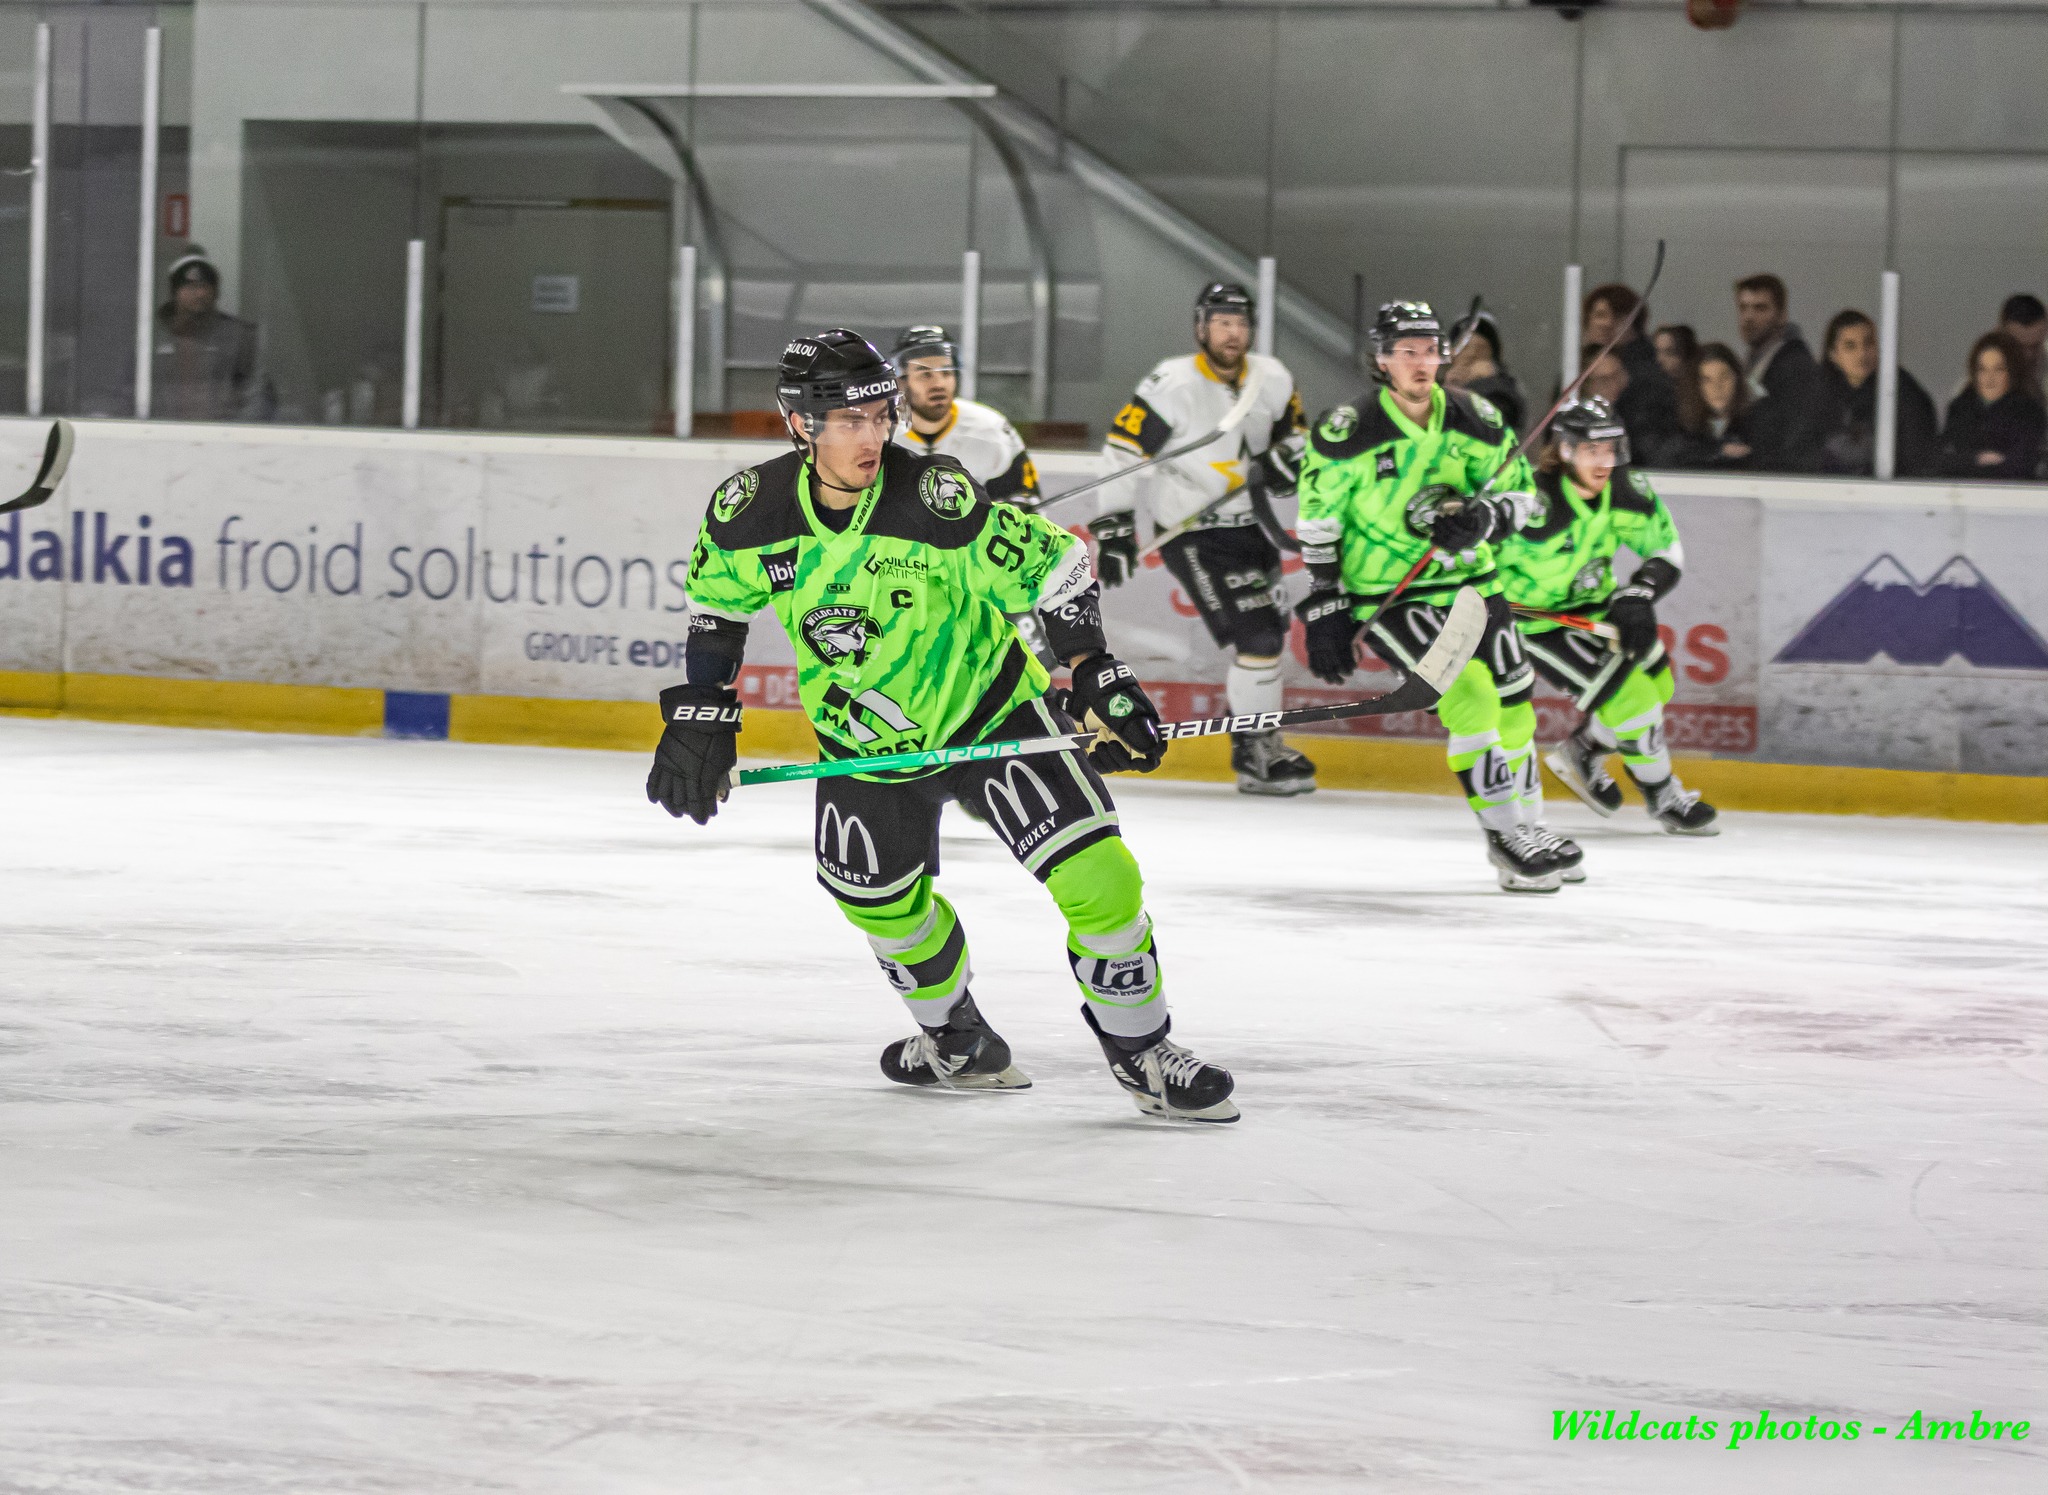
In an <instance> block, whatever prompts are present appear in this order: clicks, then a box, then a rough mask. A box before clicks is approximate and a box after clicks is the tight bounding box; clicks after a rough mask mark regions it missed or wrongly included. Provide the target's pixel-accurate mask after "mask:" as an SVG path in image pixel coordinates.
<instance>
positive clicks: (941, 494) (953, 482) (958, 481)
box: [917, 467, 974, 519]
mask: <svg viewBox="0 0 2048 1495" xmlns="http://www.w3.org/2000/svg"><path fill="white" fill-rule="evenodd" d="M917 496H918V497H919V498H921V499H923V500H924V506H925V507H926V508H927V509H930V510H931V511H932V512H933V513H934V514H936V515H938V516H939V517H940V518H941V519H958V518H959V517H960V516H961V515H962V514H965V513H966V512H967V511H968V510H969V509H971V508H973V507H974V488H973V485H972V484H970V483H969V482H968V481H967V479H966V478H965V477H964V476H962V475H961V474H960V473H959V472H957V471H956V470H954V469H953V468H950V467H928V468H926V469H925V473H924V476H923V477H921V478H919V479H918V480H917Z"/></svg>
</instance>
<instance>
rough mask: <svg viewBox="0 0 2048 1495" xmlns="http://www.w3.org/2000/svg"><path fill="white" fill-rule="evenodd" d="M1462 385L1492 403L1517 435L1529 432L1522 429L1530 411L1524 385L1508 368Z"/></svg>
mask: <svg viewBox="0 0 2048 1495" xmlns="http://www.w3.org/2000/svg"><path fill="white" fill-rule="evenodd" d="M1461 387H1462V388H1464V389H1467V390H1470V391H1471V392H1472V393H1473V394H1476V395H1478V396H1479V397H1480V398H1481V399H1482V400H1486V401H1488V402H1489V403H1491V404H1492V405H1493V407H1494V408H1495V409H1496V410H1498V411H1500V413H1501V417H1502V418H1503V419H1504V420H1506V421H1507V423H1508V425H1509V426H1510V427H1511V428H1512V429H1513V430H1514V432H1515V434H1516V435H1517V436H1522V435H1526V434H1528V433H1527V432H1525V431H1523V429H1522V417H1523V416H1524V415H1526V414H1527V413H1528V406H1527V405H1526V404H1525V403H1524V402H1523V400H1522V386H1521V385H1520V384H1519V383H1518V382H1516V379H1515V376H1514V375H1513V374H1510V373H1509V372H1508V371H1507V370H1506V369H1500V370H1499V371H1498V372H1496V373H1492V374H1488V375H1487V376H1486V377H1485V378H1484V379H1475V380H1473V381H1472V382H1471V383H1470V384H1467V385H1463V386H1461Z"/></svg>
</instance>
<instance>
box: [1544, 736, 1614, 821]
mask: <svg viewBox="0 0 2048 1495" xmlns="http://www.w3.org/2000/svg"><path fill="white" fill-rule="evenodd" d="M1612 751H1613V749H1612V748H1607V747H1602V746H1601V745H1600V744H1599V743H1597V742H1595V741H1593V739H1592V738H1590V737H1588V736H1587V735H1586V733H1585V731H1584V729H1583V728H1582V729H1581V730H1579V731H1577V732H1574V733H1572V735H1571V736H1569V737H1567V738H1566V739H1565V740H1564V741H1563V742H1560V743H1559V744H1558V745H1557V746H1556V747H1554V748H1552V749H1551V750H1550V751H1549V752H1548V753H1546V754H1544V757H1543V761H1544V762H1545V763H1547V764H1549V765H1550V771H1551V772H1552V773H1554V774H1556V775H1557V781H1558V782H1559V783H1560V784H1562V785H1564V787H1565V788H1567V789H1569V790H1571V792H1572V793H1574V794H1576V795H1577V796H1578V797H1579V798H1580V799H1581V800H1583V801H1584V802H1585V804H1586V807H1587V808H1588V809H1590V810H1591V811H1593V813H1594V814H1596V815H1612V814H1613V813H1614V812H1615V811H1616V810H1619V809H1620V808H1621V785H1619V784H1617V783H1615V782H1614V775H1612V774H1610V773H1609V772H1608V771H1607V755H1608V754H1609V753H1610V752H1612Z"/></svg>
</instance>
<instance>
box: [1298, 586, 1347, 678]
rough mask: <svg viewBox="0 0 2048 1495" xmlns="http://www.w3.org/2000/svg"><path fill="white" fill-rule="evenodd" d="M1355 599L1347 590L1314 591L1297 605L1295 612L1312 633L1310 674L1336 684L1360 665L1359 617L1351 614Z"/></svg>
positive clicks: (1303, 627)
mask: <svg viewBox="0 0 2048 1495" xmlns="http://www.w3.org/2000/svg"><path fill="white" fill-rule="evenodd" d="M1354 600H1355V599H1353V598H1352V597H1351V595H1350V594H1349V593H1347V592H1310V593H1309V594H1308V595H1307V596H1306V597H1304V598H1302V599H1301V601H1300V602H1298V603H1296V604H1295V606H1294V615H1295V616H1296V617H1297V618H1299V619H1301V624H1302V631H1303V632H1304V633H1306V634H1307V635H1308V668H1309V673H1311V674H1312V675H1314V676H1315V677H1316V678H1317V679H1318V680H1327V681H1329V683H1330V684H1332V685H1342V684H1343V683H1344V681H1345V679H1346V678H1347V677H1348V676H1349V675H1350V674H1351V672H1352V671H1353V670H1355V669H1357V668H1358V619H1356V618H1354V617H1352V616H1351V607H1352V603H1353V601H1354Z"/></svg>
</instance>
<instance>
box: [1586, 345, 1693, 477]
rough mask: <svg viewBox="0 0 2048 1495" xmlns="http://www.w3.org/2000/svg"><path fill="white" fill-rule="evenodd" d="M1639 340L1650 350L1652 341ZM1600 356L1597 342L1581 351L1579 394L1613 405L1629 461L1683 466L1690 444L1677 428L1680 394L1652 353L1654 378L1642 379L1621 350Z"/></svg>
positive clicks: (1683, 433)
mask: <svg viewBox="0 0 2048 1495" xmlns="http://www.w3.org/2000/svg"><path fill="white" fill-rule="evenodd" d="M1637 342H1638V343H1640V344H1641V345H1642V346H1643V347H1644V348H1645V350H1646V351H1647V349H1648V339H1646V338H1638V339H1637ZM1599 355H1600V345H1599V344H1598V343H1587V344H1586V345H1585V347H1583V348H1581V349H1580V350H1579V360H1580V367H1582V368H1583V369H1585V370H1586V377H1585V380H1584V382H1582V383H1581V384H1580V385H1579V392H1580V393H1581V394H1584V395H1598V396H1599V397H1600V398H1601V399H1603V400H1605V401H1606V402H1607V403H1608V404H1609V405H1611V406H1613V407H1614V414H1615V416H1616V417H1617V418H1618V419H1619V420H1620V421H1621V424H1622V426H1623V428H1624V429H1626V430H1627V432H1628V444H1629V454H1630V459H1631V460H1632V461H1633V462H1635V463H1636V464H1637V465H1639V466H1642V467H1650V466H1653V465H1654V466H1659V467H1680V466H1683V465H1685V463H1684V458H1685V455H1686V453H1687V451H1688V449H1689V444H1688V443H1687V441H1686V439H1685V432H1684V430H1683V429H1682V428H1681V427H1680V426H1679V424H1678V416H1677V410H1678V395H1677V391H1676V390H1674V389H1672V388H1671V381H1670V380H1669V379H1666V378H1665V377H1664V371H1663V370H1662V369H1660V368H1658V367H1657V366H1656V364H1655V361H1654V355H1653V361H1652V362H1651V365H1650V377H1647V378H1642V379H1638V378H1637V377H1636V375H1635V371H1634V370H1633V369H1631V368H1630V367H1629V366H1628V364H1627V363H1626V362H1624V361H1623V359H1622V357H1621V354H1620V350H1618V349H1617V350H1616V351H1614V352H1612V353H1608V354H1606V355H1605V356H1604V357H1602V356H1599ZM1667 421H1668V422H1669V424H1668V425H1667V424H1666V422H1667ZM1639 430H1640V431H1642V432H1644V433H1645V434H1644V435H1643V436H1641V437H1638V436H1637V435H1636V432H1637V431H1639ZM1646 453H1653V454H1654V456H1651V455H1646Z"/></svg>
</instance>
